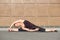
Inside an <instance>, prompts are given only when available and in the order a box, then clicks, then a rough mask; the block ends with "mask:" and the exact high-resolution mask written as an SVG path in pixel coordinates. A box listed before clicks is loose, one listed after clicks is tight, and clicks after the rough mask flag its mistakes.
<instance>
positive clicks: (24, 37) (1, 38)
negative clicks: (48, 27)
mask: <svg viewBox="0 0 60 40" xmlns="http://www.w3.org/2000/svg"><path fill="white" fill-rule="evenodd" d="M0 40H60V32H8V31H0Z"/></svg>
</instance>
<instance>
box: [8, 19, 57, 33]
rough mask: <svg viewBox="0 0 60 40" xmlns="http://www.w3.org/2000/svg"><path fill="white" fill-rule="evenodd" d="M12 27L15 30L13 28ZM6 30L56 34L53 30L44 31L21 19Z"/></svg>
mask: <svg viewBox="0 0 60 40" xmlns="http://www.w3.org/2000/svg"><path fill="white" fill-rule="evenodd" d="M13 26H14V27H15V28H13ZM8 30H9V31H28V32H36V31H40V32H46V31H49V32H56V30H55V29H44V28H41V27H39V26H36V25H34V24H32V23H31V22H29V21H27V20H22V19H20V20H17V21H15V22H13V23H12V24H11V26H10V28H9V29H8Z"/></svg>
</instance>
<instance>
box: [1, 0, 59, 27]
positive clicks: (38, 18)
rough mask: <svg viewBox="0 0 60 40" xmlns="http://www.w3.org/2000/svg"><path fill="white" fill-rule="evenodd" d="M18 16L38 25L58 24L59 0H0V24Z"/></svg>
mask: <svg viewBox="0 0 60 40" xmlns="http://www.w3.org/2000/svg"><path fill="white" fill-rule="evenodd" d="M20 18H21V19H26V20H29V21H31V22H32V23H34V24H36V25H39V26H40V25H53V26H55V25H56V26H60V0H0V26H9V25H10V24H11V23H12V22H13V21H15V20H18V19H20Z"/></svg>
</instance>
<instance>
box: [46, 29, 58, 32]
mask: <svg viewBox="0 0 60 40" xmlns="http://www.w3.org/2000/svg"><path fill="white" fill-rule="evenodd" d="M45 31H46V32H57V30H56V29H53V28H48V29H45Z"/></svg>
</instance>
